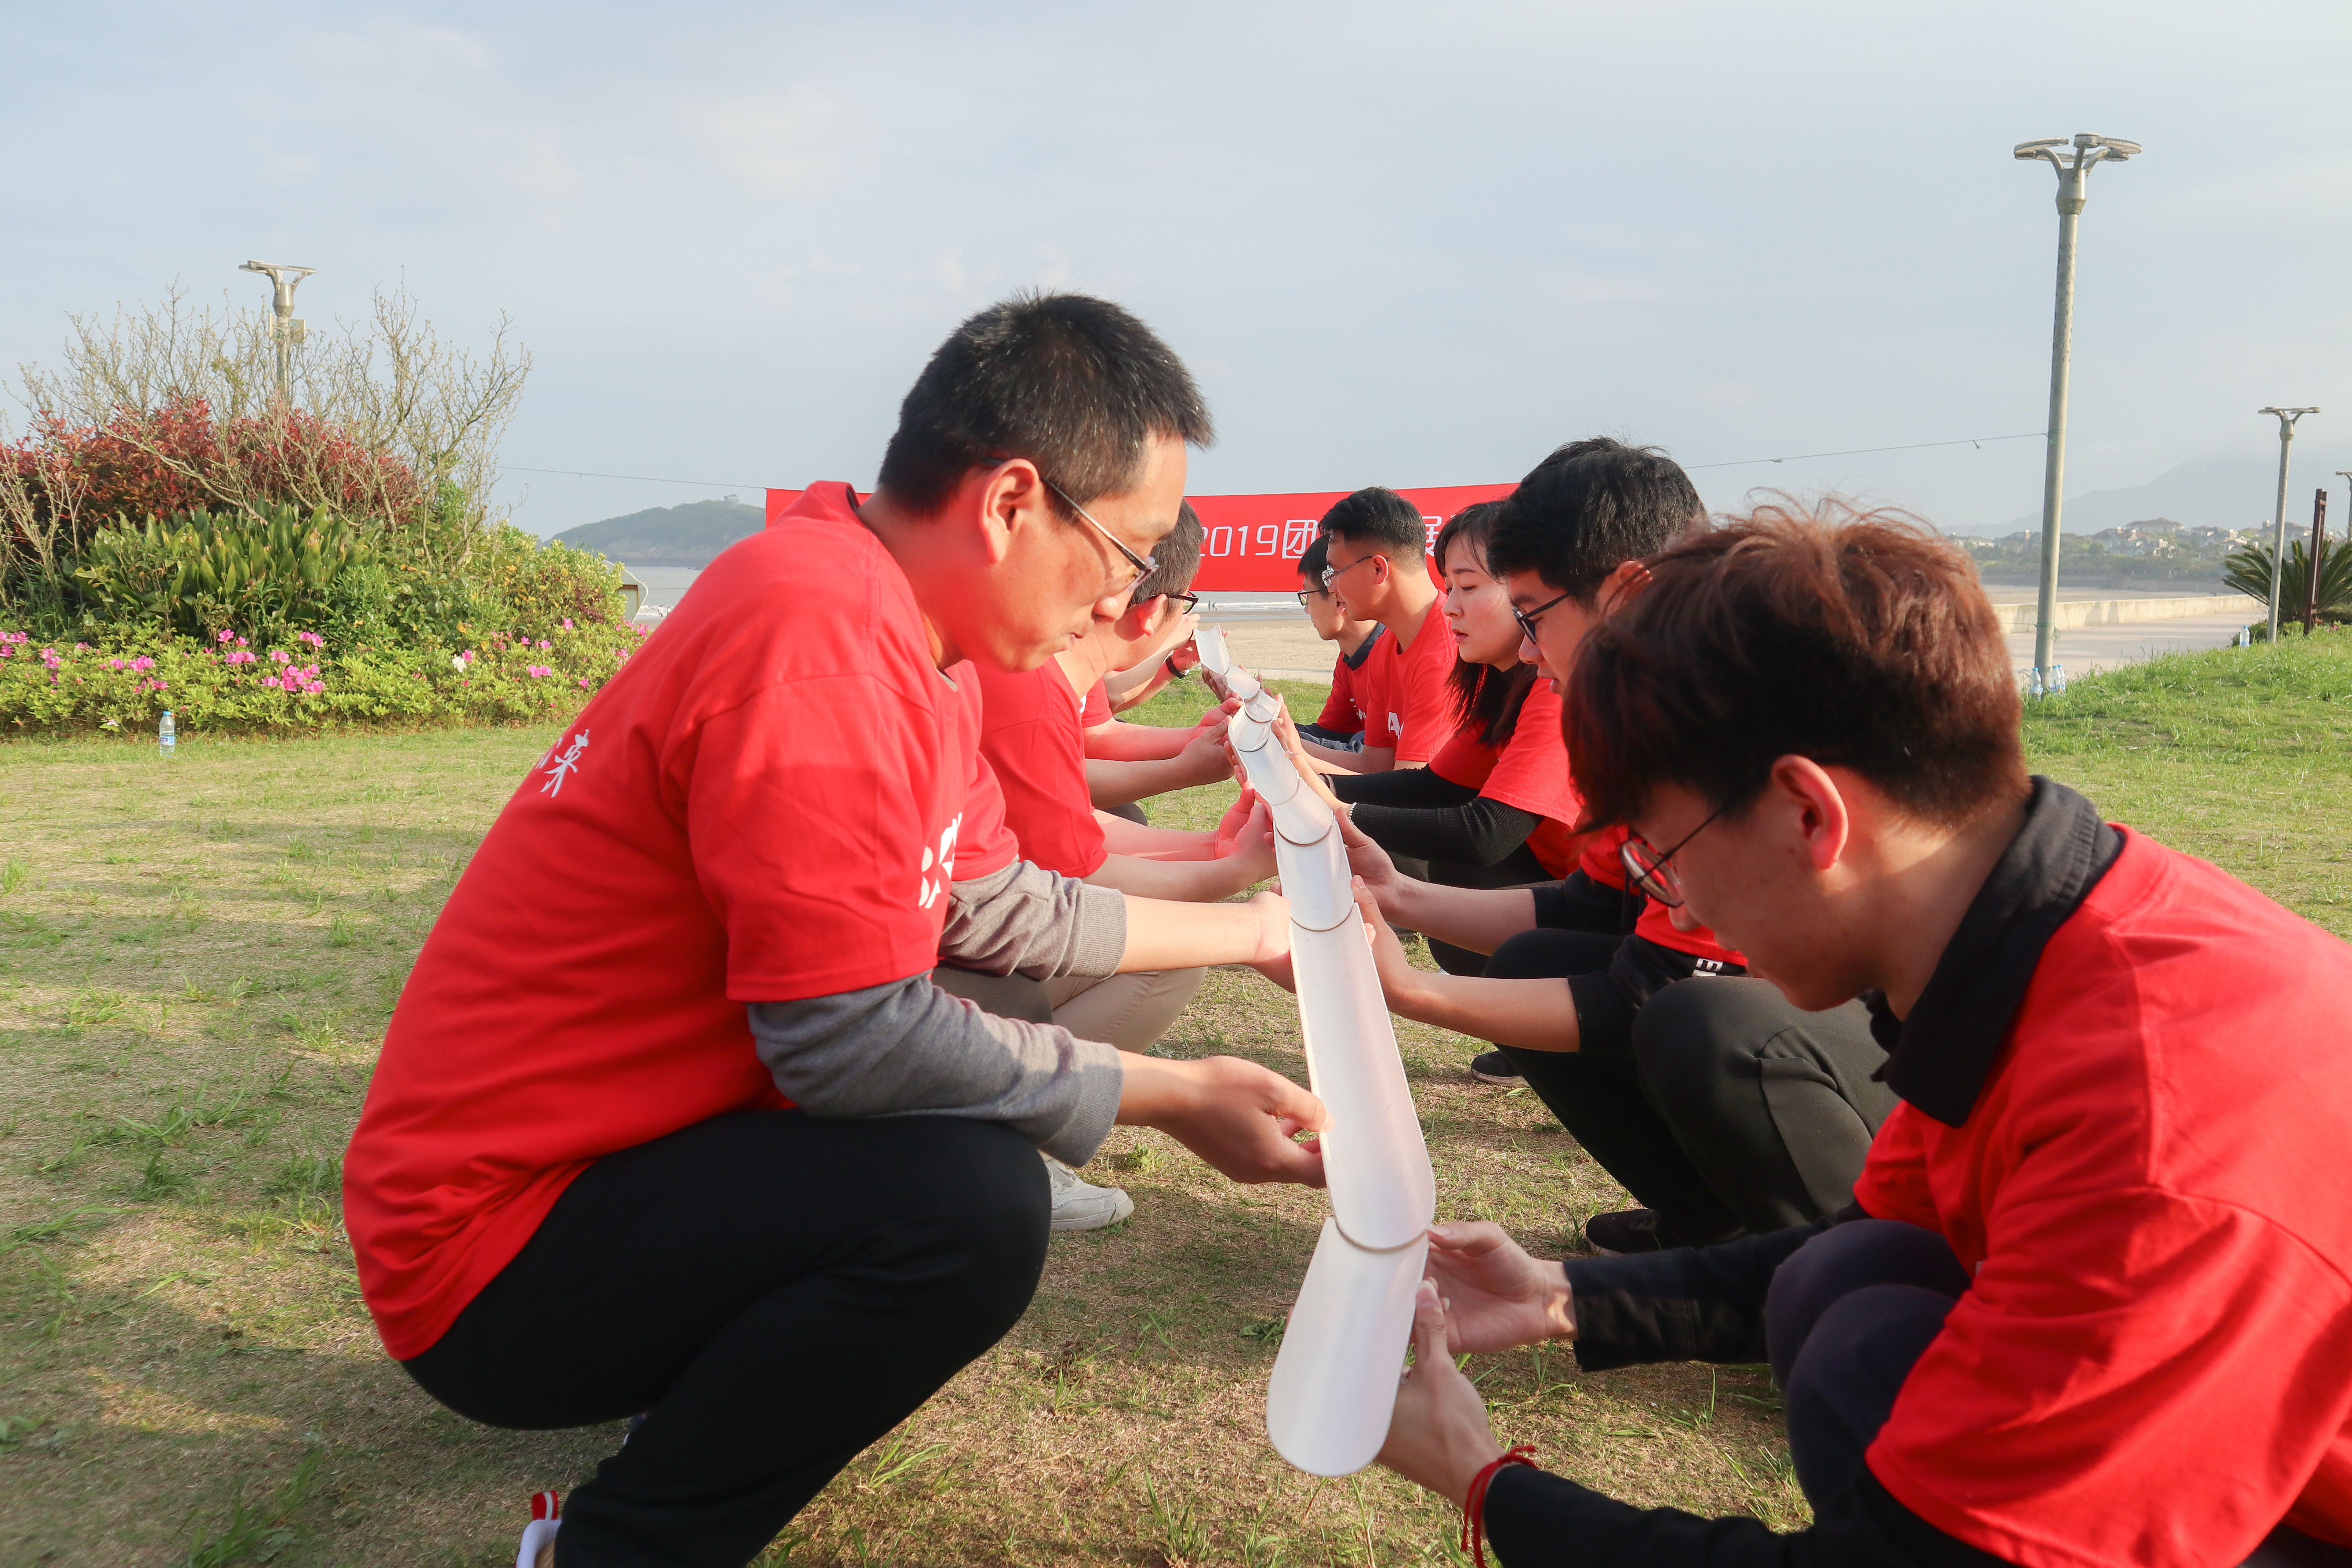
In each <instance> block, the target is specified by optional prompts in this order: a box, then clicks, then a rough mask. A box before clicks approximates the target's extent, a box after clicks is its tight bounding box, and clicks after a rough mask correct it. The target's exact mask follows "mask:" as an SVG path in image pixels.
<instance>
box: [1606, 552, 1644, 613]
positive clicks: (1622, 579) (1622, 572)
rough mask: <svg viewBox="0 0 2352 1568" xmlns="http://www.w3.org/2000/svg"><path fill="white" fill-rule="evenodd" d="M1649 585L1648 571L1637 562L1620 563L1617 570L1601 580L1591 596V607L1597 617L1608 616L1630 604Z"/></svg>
mask: <svg viewBox="0 0 2352 1568" xmlns="http://www.w3.org/2000/svg"><path fill="white" fill-rule="evenodd" d="M1649 585H1650V569H1649V567H1648V566H1646V565H1644V564H1643V563H1641V562H1639V561H1620V562H1619V563H1617V570H1615V571H1614V572H1612V573H1610V574H1609V575H1608V576H1606V577H1603V578H1602V579H1601V586H1600V588H1599V589H1598V590H1597V591H1596V592H1595V593H1594V594H1593V596H1592V607H1593V610H1594V611H1595V613H1597V614H1599V615H1603V616H1606V615H1610V614H1612V613H1614V612H1615V611H1618V610H1621V609H1622V608H1624V607H1625V605H1629V604H1631V603H1632V602H1633V597H1634V595H1637V594H1639V593H1640V592H1641V591H1642V590H1643V589H1644V588H1646V587H1648V586H1649Z"/></svg>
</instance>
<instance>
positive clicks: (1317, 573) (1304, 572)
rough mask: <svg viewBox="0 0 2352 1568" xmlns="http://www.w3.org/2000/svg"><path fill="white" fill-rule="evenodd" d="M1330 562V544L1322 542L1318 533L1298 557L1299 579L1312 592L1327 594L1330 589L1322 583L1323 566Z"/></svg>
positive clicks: (1321, 537)
mask: <svg viewBox="0 0 2352 1568" xmlns="http://www.w3.org/2000/svg"><path fill="white" fill-rule="evenodd" d="M1330 564H1331V550H1330V546H1328V544H1326V543H1324V542H1323V536H1322V535H1321V534H1319V533H1318V534H1317V535H1316V536H1315V542H1313V543H1312V544H1309V545H1308V546H1307V549H1306V552H1305V553H1303V554H1301V555H1300V556H1299V557H1298V576H1299V580H1300V581H1301V582H1303V583H1305V584H1307V589H1308V590H1309V591H1310V592H1312V593H1317V594H1328V593H1329V592H1330V591H1331V590H1330V589H1328V588H1326V587H1325V586H1324V585H1323V568H1325V567H1326V566H1328V565H1330Z"/></svg>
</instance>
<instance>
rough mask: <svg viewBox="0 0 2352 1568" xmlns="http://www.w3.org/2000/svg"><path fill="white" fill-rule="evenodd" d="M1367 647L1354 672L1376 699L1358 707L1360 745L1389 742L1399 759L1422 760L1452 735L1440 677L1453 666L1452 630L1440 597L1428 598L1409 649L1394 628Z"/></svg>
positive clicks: (1449, 707)
mask: <svg viewBox="0 0 2352 1568" xmlns="http://www.w3.org/2000/svg"><path fill="white" fill-rule="evenodd" d="M1388 629H1389V635H1388V636H1387V637H1382V638H1381V642H1380V646H1379V647H1376V648H1374V649H1373V650H1372V657H1371V658H1368V659H1366V660H1365V661H1364V668H1362V669H1361V670H1359V671H1358V672H1357V674H1358V676H1359V677H1363V676H1365V675H1370V688H1371V689H1370V693H1369V694H1370V695H1371V696H1372V697H1374V698H1375V699H1376V700H1374V701H1372V702H1371V703H1370V704H1368V705H1366V707H1365V709H1364V744H1365V745H1367V746H1393V747H1395V748H1396V760H1397V761H1398V762H1400V763H1425V762H1427V761H1429V759H1430V758H1432V757H1433V756H1435V755H1437V748H1438V747H1440V746H1442V745H1444V744H1445V742H1446V740H1447V739H1448V738H1449V737H1450V736H1452V735H1453V733H1454V703H1453V701H1452V700H1451V698H1450V697H1449V696H1448V694H1447V692H1446V689H1445V678H1446V676H1447V675H1449V674H1451V673H1452V672H1453V669H1454V628H1453V627H1452V626H1449V625H1448V624H1447V623H1446V619H1445V601H1444V599H1443V598H1439V599H1435V600H1433V601H1431V603H1430V606H1429V613H1428V614H1427V615H1425V616H1422V618H1421V630H1420V631H1419V632H1418V633H1416V634H1415V635H1414V637H1413V639H1412V647H1409V648H1408V647H1402V646H1401V645H1400V644H1399V643H1398V642H1397V639H1396V632H1395V628H1394V627H1390V628H1388Z"/></svg>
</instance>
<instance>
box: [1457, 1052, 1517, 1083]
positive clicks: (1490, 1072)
mask: <svg viewBox="0 0 2352 1568" xmlns="http://www.w3.org/2000/svg"><path fill="white" fill-rule="evenodd" d="M1470 1076H1471V1077H1472V1078H1475V1079H1477V1080H1478V1081H1479V1082H1480V1083H1499V1084H1501V1085H1502V1086H1503V1087H1504V1088H1506V1089H1517V1088H1518V1087H1519V1086H1520V1085H1521V1084H1523V1083H1525V1082H1527V1081H1528V1080H1527V1079H1525V1078H1523V1077H1521V1076H1520V1074H1519V1069H1518V1068H1517V1067H1514V1066H1513V1065H1512V1063H1511V1058H1508V1057H1507V1056H1505V1055H1504V1054H1503V1053H1502V1052H1500V1051H1488V1052H1486V1054H1485V1055H1483V1056H1475V1057H1472V1058H1470Z"/></svg>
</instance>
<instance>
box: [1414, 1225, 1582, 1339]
mask: <svg viewBox="0 0 2352 1568" xmlns="http://www.w3.org/2000/svg"><path fill="white" fill-rule="evenodd" d="M1428 1272H1429V1278H1430V1279H1433V1280H1434V1281H1436V1285H1437V1289H1438V1290H1439V1291H1440V1292H1441V1293H1442V1294H1443V1295H1444V1298H1445V1300H1446V1303H1447V1305H1448V1307H1449V1308H1450V1310H1449V1311H1448V1312H1447V1314H1446V1322H1447V1326H1448V1329H1449V1331H1450V1336H1451V1337H1450V1338H1449V1340H1448V1343H1449V1345H1450V1346H1451V1347H1452V1348H1453V1349H1454V1351H1456V1352H1461V1351H1476V1352H1487V1351H1507V1350H1509V1349H1511V1348H1512V1347H1514V1346H1517V1345H1534V1344H1541V1343H1542V1342H1544V1341H1546V1340H1570V1339H1574V1338H1575V1337H1576V1303H1575V1301H1574V1300H1573V1299H1572V1298H1571V1297H1570V1293H1569V1288H1568V1271H1567V1270H1566V1269H1564V1268H1561V1267H1560V1266H1559V1264H1558V1263H1550V1262H1545V1261H1543V1260H1542V1259H1539V1258H1532V1257H1530V1256H1528V1250H1527V1248H1525V1247H1521V1246H1520V1245H1519V1244H1518V1243H1517V1242H1516V1241H1513V1240H1512V1239H1511V1238H1510V1236H1509V1235H1508V1234H1507V1232H1506V1231H1505V1230H1504V1229H1503V1227H1502V1226H1499V1225H1489V1224H1487V1223H1486V1222H1484V1221H1471V1222H1467V1223H1464V1224H1459V1225H1439V1226H1431V1227H1430V1230H1429V1268H1428Z"/></svg>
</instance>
